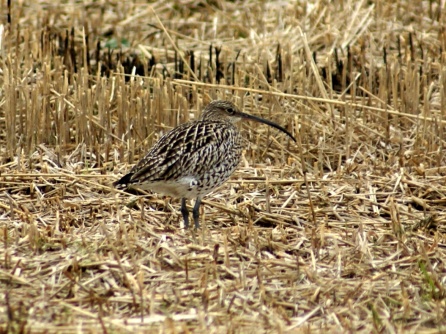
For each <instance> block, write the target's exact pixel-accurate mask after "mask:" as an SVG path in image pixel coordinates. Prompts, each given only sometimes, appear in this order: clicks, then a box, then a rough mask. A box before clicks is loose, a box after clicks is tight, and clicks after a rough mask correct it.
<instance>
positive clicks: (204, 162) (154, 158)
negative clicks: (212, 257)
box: [114, 100, 296, 228]
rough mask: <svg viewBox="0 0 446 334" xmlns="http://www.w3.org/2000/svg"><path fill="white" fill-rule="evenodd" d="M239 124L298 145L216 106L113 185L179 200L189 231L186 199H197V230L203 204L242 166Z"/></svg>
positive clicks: (225, 104)
mask: <svg viewBox="0 0 446 334" xmlns="http://www.w3.org/2000/svg"><path fill="white" fill-rule="evenodd" d="M240 119H248V120H254V121H257V122H261V123H265V124H268V125H270V126H272V127H275V128H276V129H279V130H280V131H282V132H284V133H286V134H287V135H288V136H290V137H291V138H292V139H293V140H294V141H296V140H295V139H294V137H293V136H292V135H291V134H290V133H289V132H288V131H287V130H285V129H284V128H282V127H281V126H279V125H277V124H275V123H273V122H270V121H268V120H265V119H263V118H260V117H256V116H252V115H249V114H245V113H242V112H240V111H239V110H238V109H237V107H236V106H235V105H234V104H233V103H231V102H229V101H221V100H218V101H213V102H211V103H209V104H208V105H207V106H206V107H205V108H204V110H203V113H202V115H201V118H200V119H199V120H197V121H193V122H189V123H185V124H182V125H180V126H178V127H176V128H174V129H172V130H171V131H169V132H167V133H166V134H165V135H164V136H162V137H161V138H160V140H159V141H158V142H157V143H156V144H155V145H154V146H153V147H152V148H151V149H150V150H149V152H148V153H147V155H146V156H145V157H144V158H142V159H141V160H140V161H139V162H138V163H137V164H136V165H135V166H134V167H133V168H132V169H131V171H130V172H129V173H128V174H127V175H125V176H124V177H122V178H121V179H120V180H118V181H117V182H115V183H114V185H115V186H117V187H128V186H137V187H138V188H141V189H145V190H152V191H154V192H157V193H161V194H163V195H168V196H171V197H179V198H181V213H182V215H183V218H184V226H185V228H188V226H189V212H188V210H187V208H186V199H192V198H196V202H195V206H194V208H193V211H192V213H193V218H194V223H195V227H196V228H198V227H199V207H200V203H201V199H202V198H203V196H205V195H206V194H208V193H210V192H211V191H212V190H213V189H215V188H216V187H218V186H220V185H222V184H223V183H224V182H225V181H226V180H227V179H228V178H229V177H230V176H231V174H232V173H233V172H234V170H235V169H236V168H237V165H238V164H239V162H240V158H241V155H242V148H243V146H242V140H243V139H242V136H241V135H240V133H239V131H238V129H237V128H236V127H235V125H234V123H235V122H237V121H238V120H240Z"/></svg>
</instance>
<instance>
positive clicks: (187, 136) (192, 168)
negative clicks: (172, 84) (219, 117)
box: [129, 121, 237, 183]
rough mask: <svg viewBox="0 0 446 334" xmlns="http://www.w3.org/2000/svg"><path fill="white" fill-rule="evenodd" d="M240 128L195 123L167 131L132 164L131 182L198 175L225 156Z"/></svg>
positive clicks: (229, 125)
mask: <svg viewBox="0 0 446 334" xmlns="http://www.w3.org/2000/svg"><path fill="white" fill-rule="evenodd" d="M236 136H237V130H236V128H235V127H234V126H233V125H232V124H221V123H216V122H203V121H198V122H193V123H186V124H182V125H180V126H178V127H176V128H174V129H173V130H171V131H169V132H168V133H166V134H165V135H164V136H163V137H161V138H160V140H159V141H158V142H157V143H156V144H155V145H154V146H153V147H152V148H151V149H150V151H149V152H148V153H147V155H146V156H145V157H144V158H143V159H141V161H140V162H138V164H137V165H136V166H135V167H133V169H132V170H131V171H130V173H129V174H131V175H130V178H129V183H144V182H153V181H165V180H175V179H178V178H181V177H186V176H195V175H196V176H199V175H201V174H202V173H204V172H206V171H209V170H210V169H212V168H213V167H214V166H216V164H218V163H219V162H222V161H223V160H224V159H226V153H227V152H228V150H229V149H230V148H231V146H232V145H234V143H233V141H234V140H236V139H235V137H236Z"/></svg>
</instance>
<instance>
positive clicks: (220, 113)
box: [200, 100, 296, 141]
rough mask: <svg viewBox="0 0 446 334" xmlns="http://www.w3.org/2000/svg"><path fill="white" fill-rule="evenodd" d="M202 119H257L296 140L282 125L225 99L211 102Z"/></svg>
mask: <svg viewBox="0 0 446 334" xmlns="http://www.w3.org/2000/svg"><path fill="white" fill-rule="evenodd" d="M200 119H201V120H203V121H215V122H231V123H236V122H238V121H239V120H241V119H246V120H251V121H256V122H259V123H263V124H267V125H269V126H272V127H273V128H276V129H278V130H280V131H282V132H284V133H286V134H287V135H288V136H289V137H291V139H293V140H294V141H296V139H295V138H294V137H293V135H292V134H291V133H289V132H288V131H287V130H285V129H284V128H282V127H281V126H280V125H278V124H276V123H274V122H271V121H268V120H266V119H263V118H261V117H258V116H254V115H250V114H246V113H244V112H241V111H240V110H239V109H238V108H237V107H236V106H235V105H234V104H233V103H232V102H229V101H224V100H215V101H212V102H211V103H209V104H208V105H207V106H206V107H205V108H204V109H203V113H202V114H201V118H200Z"/></svg>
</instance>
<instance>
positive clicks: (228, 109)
mask: <svg viewBox="0 0 446 334" xmlns="http://www.w3.org/2000/svg"><path fill="white" fill-rule="evenodd" d="M226 111H227V112H228V114H230V115H234V114H235V110H234V109H233V108H231V107H229V108H227V109H226Z"/></svg>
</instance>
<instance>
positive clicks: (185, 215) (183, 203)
mask: <svg viewBox="0 0 446 334" xmlns="http://www.w3.org/2000/svg"><path fill="white" fill-rule="evenodd" d="M181 214H182V215H183V219H184V228H185V229H186V230H187V229H188V228H189V211H187V206H186V199H185V198H182V199H181Z"/></svg>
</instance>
